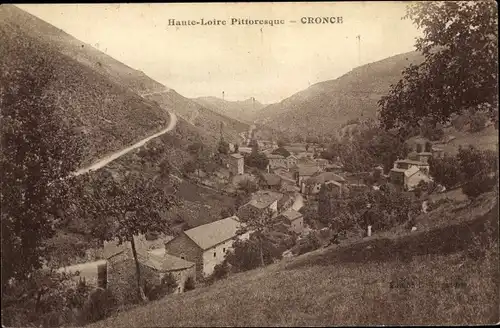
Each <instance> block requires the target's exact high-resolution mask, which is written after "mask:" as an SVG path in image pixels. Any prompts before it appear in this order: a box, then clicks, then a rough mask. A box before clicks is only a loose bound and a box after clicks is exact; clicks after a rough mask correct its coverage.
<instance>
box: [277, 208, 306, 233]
mask: <svg viewBox="0 0 500 328" xmlns="http://www.w3.org/2000/svg"><path fill="white" fill-rule="evenodd" d="M277 219H278V221H279V222H280V223H284V224H285V226H286V227H288V230H289V231H293V232H295V233H298V234H301V233H302V231H303V230H304V216H303V215H302V214H301V213H299V212H297V211H295V210H293V209H288V210H286V211H284V212H282V213H281V214H280V215H279V216H278V218H277Z"/></svg>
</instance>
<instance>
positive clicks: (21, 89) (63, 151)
mask: <svg viewBox="0 0 500 328" xmlns="http://www.w3.org/2000/svg"><path fill="white" fill-rule="evenodd" d="M52 60H53V59H52V58H42V57H40V56H39V55H38V52H37V51H36V49H31V53H30V54H29V55H26V54H25V55H23V56H21V55H19V56H18V57H16V61H17V62H15V63H10V62H9V65H6V64H2V67H1V70H0V72H1V73H0V74H1V78H0V90H2V97H1V98H2V100H1V104H2V105H1V106H2V110H1V112H0V120H1V122H2V128H1V129H0V130H1V143H2V144H1V145H2V146H1V147H2V150H1V152H0V171H1V172H2V179H1V182H0V184H1V185H0V197H1V209H2V210H1V224H2V226H1V227H2V247H1V258H2V296H6V294H5V292H6V291H7V290H10V289H8V288H7V285H8V283H9V281H11V279H16V280H18V281H26V280H30V279H31V278H30V276H32V275H33V274H34V272H36V271H37V270H39V269H40V268H41V267H42V264H43V262H44V260H45V257H46V253H45V252H44V242H45V240H47V239H48V238H50V237H51V236H52V235H53V233H54V223H55V221H56V219H59V218H61V217H62V216H63V215H64V213H63V210H64V209H66V208H67V207H68V206H69V203H70V201H71V198H70V194H71V193H70V191H71V188H72V184H73V179H71V178H68V179H66V180H64V178H66V177H68V176H69V175H70V173H71V172H72V171H74V170H76V169H77V168H78V167H79V165H80V164H81V162H82V159H83V154H84V151H85V150H86V148H87V146H86V144H85V142H84V140H82V139H80V138H79V137H77V136H76V135H75V133H74V132H73V130H72V129H71V128H70V126H69V124H76V123H75V122H72V119H71V117H69V118H68V121H69V124H65V123H63V121H62V120H61V118H60V117H59V115H58V114H59V113H58V109H57V105H56V98H55V97H56V96H57V95H55V94H53V93H50V92H49V91H48V89H47V88H48V86H49V85H51V83H52V81H53V80H54V79H56V76H55V73H54V72H55V71H56V70H55V69H54V67H55V66H54V65H57V63H54V62H53V61H52ZM2 63H5V62H2Z"/></svg>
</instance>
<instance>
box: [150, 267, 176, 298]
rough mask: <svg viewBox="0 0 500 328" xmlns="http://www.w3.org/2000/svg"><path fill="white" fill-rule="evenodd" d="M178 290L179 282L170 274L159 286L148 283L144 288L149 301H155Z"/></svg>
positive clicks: (164, 277)
mask: <svg viewBox="0 0 500 328" xmlns="http://www.w3.org/2000/svg"><path fill="white" fill-rule="evenodd" d="M176 288H177V281H176V280H175V278H174V276H173V275H172V274H171V273H169V274H166V275H165V276H163V278H162V279H161V281H160V283H159V284H151V283H146V284H145V286H144V294H145V295H146V297H147V298H148V300H150V301H154V300H159V299H160V298H163V297H165V296H166V295H168V294H171V293H173V292H174V291H175V289H176Z"/></svg>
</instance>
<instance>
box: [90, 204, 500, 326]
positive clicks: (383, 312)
mask: <svg viewBox="0 0 500 328" xmlns="http://www.w3.org/2000/svg"><path fill="white" fill-rule="evenodd" d="M495 196H496V195H494V194H490V195H485V196H484V197H483V198H482V199H480V200H478V201H477V202H476V203H475V205H474V204H473V205H471V206H468V207H463V208H460V206H456V207H455V213H454V214H455V215H453V220H454V221H453V224H450V223H449V222H448V224H447V226H444V227H443V226H442V227H441V228H439V224H438V225H437V226H435V227H431V226H432V223H430V225H431V226H429V227H428V229H422V230H423V231H420V232H418V233H408V234H407V235H405V236H401V235H399V236H398V237H397V238H392V239H391V238H386V237H378V238H372V239H367V240H362V241H360V242H357V243H355V244H351V245H340V246H333V247H330V248H327V249H320V250H317V251H314V252H311V253H308V254H304V255H302V256H299V257H297V258H294V259H285V260H283V261H281V262H279V263H277V264H274V265H271V266H269V267H266V268H262V269H257V270H253V271H249V272H245V273H241V274H236V275H233V276H231V277H230V278H228V279H226V280H223V281H219V282H217V283H215V284H213V285H212V286H209V287H201V288H198V289H195V290H194V291H191V292H188V293H186V294H183V295H182V294H181V295H173V296H169V297H167V298H165V299H163V300H160V301H156V302H151V303H150V304H147V305H144V306H140V307H137V308H135V309H132V310H130V311H128V312H124V313H120V314H118V315H117V316H114V317H111V318H109V319H107V320H104V321H102V322H98V323H95V324H93V325H90V326H91V327H107V326H113V327H133V326H135V327H138V326H143V327H144V326H259V325H261V326H282V325H285V326H309V325H320V326H325V325H371V324H408V325H413V324H467V323H468V324H479V323H492V322H497V321H498V315H499V313H498V301H499V299H498V295H499V293H498V292H499V290H498V274H499V271H498V252H496V253H495V252H494V250H495V249H497V247H498V243H497V244H496V246H495V245H493V247H491V245H490V247H491V249H489V250H488V251H489V252H488V254H489V255H487V256H486V257H476V256H475V255H474V254H471V253H470V252H468V251H469V250H471V249H474V245H475V244H476V241H475V239H474V238H473V237H474V236H478V235H482V236H484V235H485V234H484V233H483V232H484V229H485V227H486V226H487V225H488V224H489V225H490V226H492V227H493V228H494V230H493V231H490V233H489V236H490V237H492V238H498V237H497V236H498V204H497V203H496V205H495V206H493V208H492V204H495V203H494V197H495ZM463 205H464V204H462V206H463ZM443 210H445V209H443ZM447 210H449V209H447ZM436 211H437V210H436ZM441 215H442V212H440V211H437V212H435V213H432V212H431V213H430V214H429V215H426V218H427V221H428V222H433V221H434V220H433V219H434V218H436V217H438V216H441ZM419 220H420V221H422V222H423V221H425V220H426V219H425V218H423V217H422V218H420V219H419ZM476 245H478V244H476ZM484 245H486V244H479V248H478V249H481V247H485V246H484ZM391 284H392V288H391Z"/></svg>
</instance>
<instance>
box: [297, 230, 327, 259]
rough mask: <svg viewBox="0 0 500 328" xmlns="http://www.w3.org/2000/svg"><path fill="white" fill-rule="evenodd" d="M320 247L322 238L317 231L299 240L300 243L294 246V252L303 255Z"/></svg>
mask: <svg viewBox="0 0 500 328" xmlns="http://www.w3.org/2000/svg"><path fill="white" fill-rule="evenodd" d="M320 247H321V240H320V239H319V238H318V236H317V235H316V234H315V233H310V234H308V235H307V236H306V237H305V238H303V239H301V240H300V241H299V243H298V244H297V245H296V246H295V247H294V248H293V252H294V253H295V254H296V255H302V254H305V253H309V252H312V251H314V250H316V249H318V248H320Z"/></svg>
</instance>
